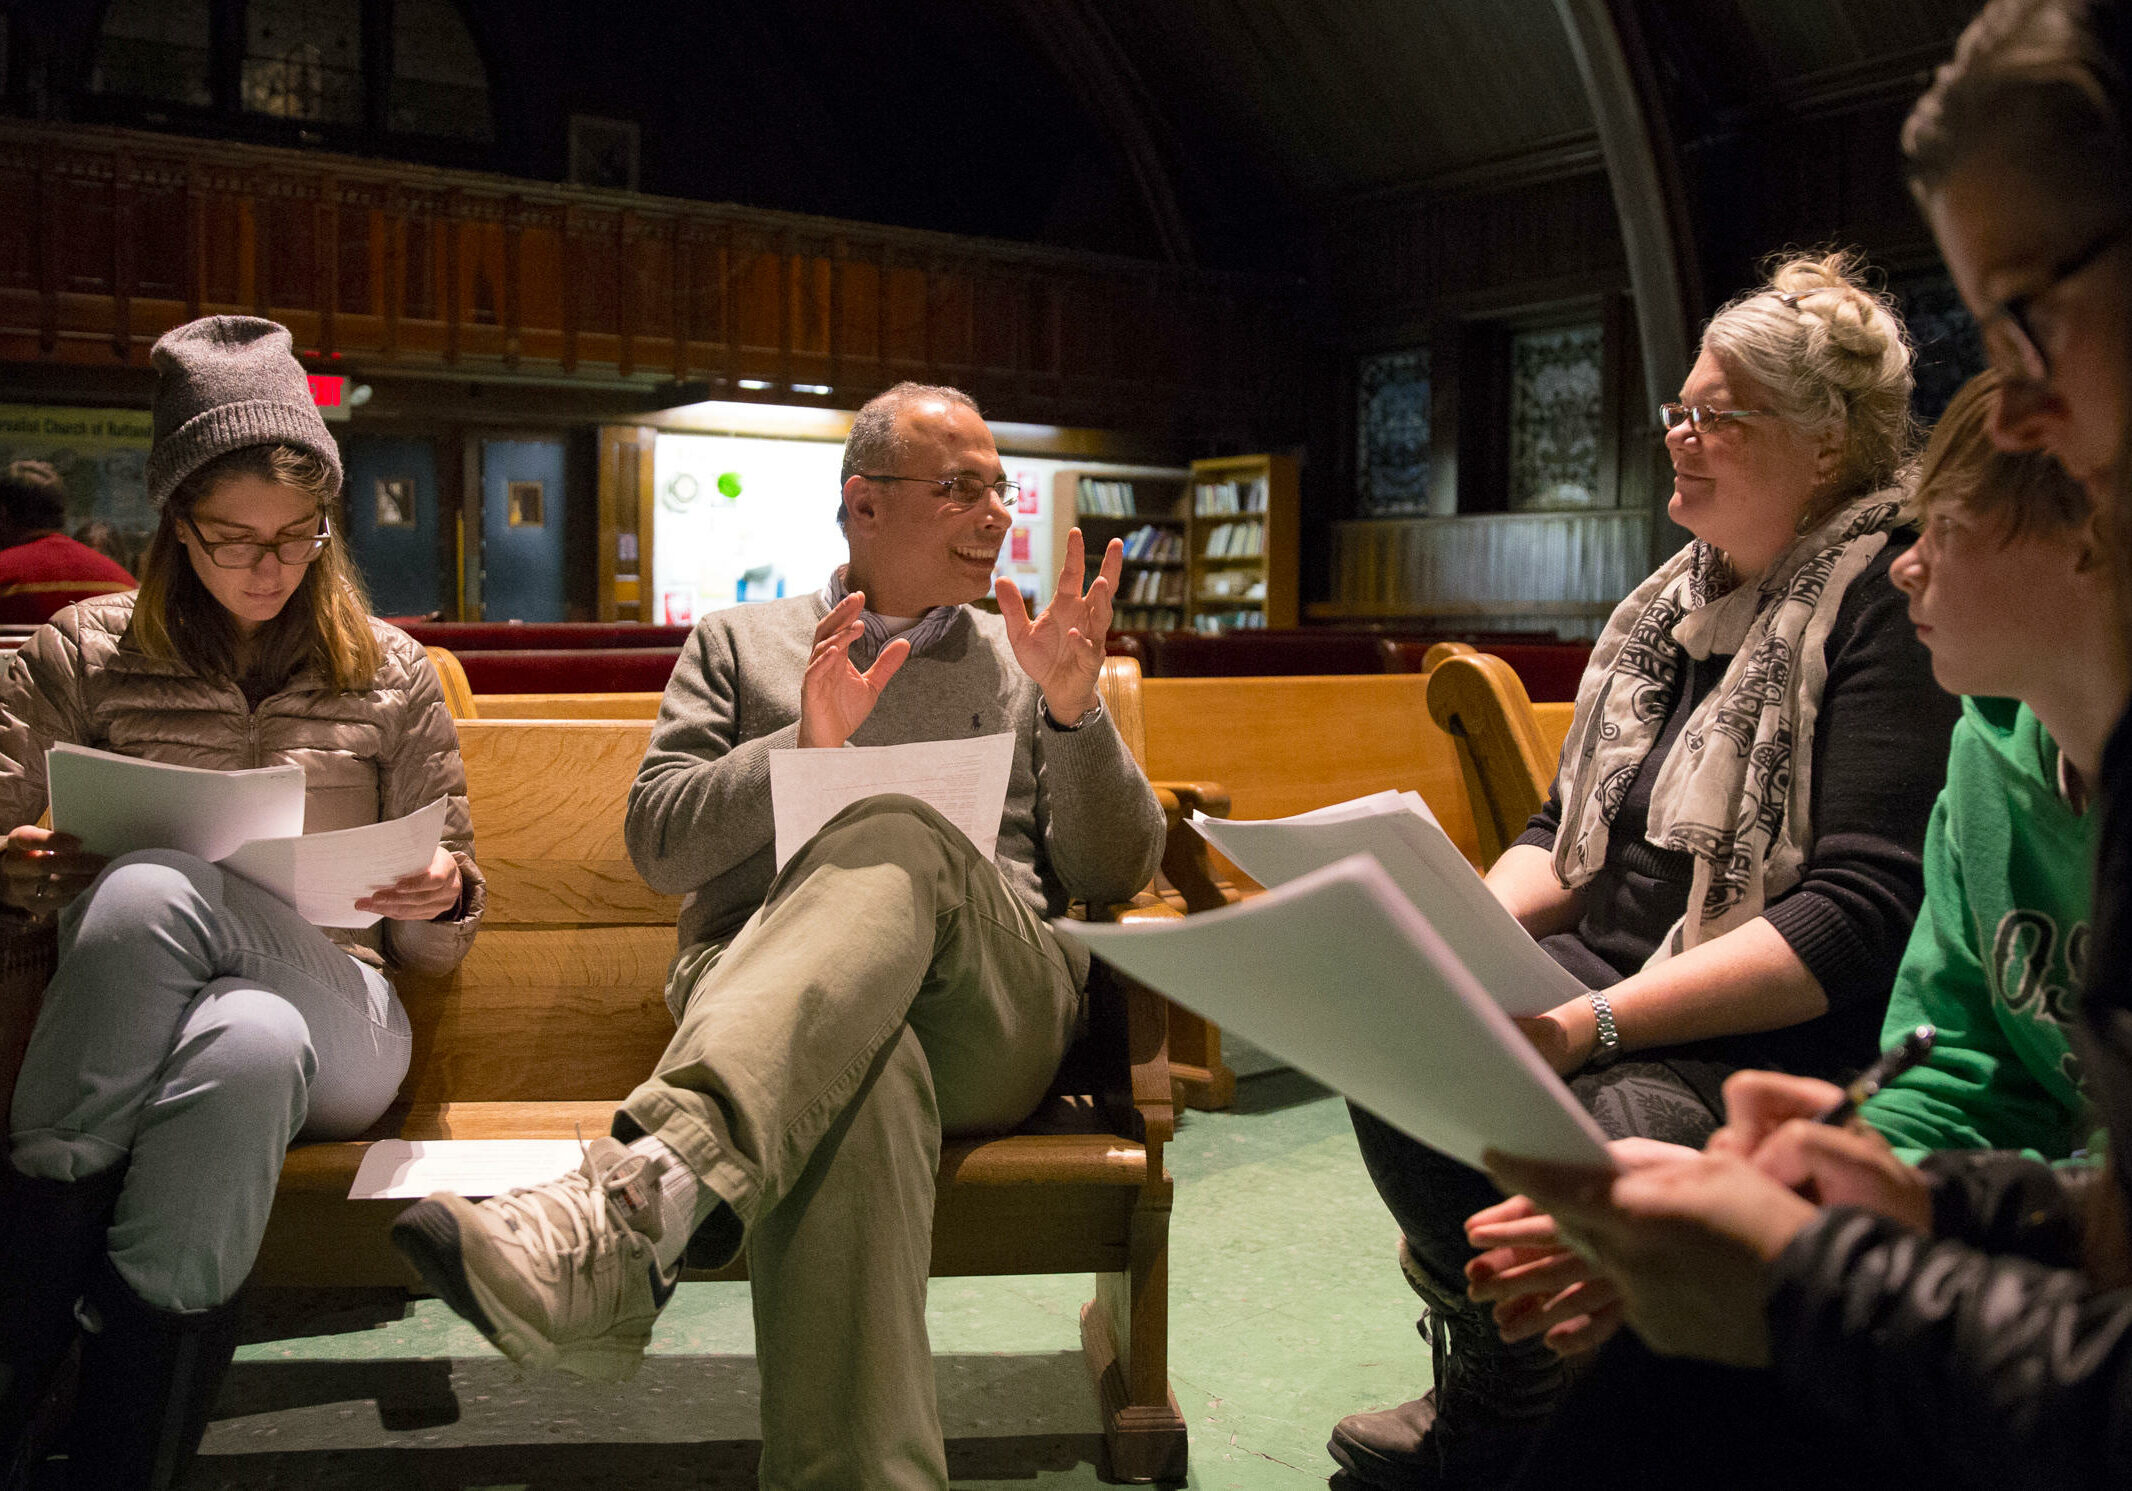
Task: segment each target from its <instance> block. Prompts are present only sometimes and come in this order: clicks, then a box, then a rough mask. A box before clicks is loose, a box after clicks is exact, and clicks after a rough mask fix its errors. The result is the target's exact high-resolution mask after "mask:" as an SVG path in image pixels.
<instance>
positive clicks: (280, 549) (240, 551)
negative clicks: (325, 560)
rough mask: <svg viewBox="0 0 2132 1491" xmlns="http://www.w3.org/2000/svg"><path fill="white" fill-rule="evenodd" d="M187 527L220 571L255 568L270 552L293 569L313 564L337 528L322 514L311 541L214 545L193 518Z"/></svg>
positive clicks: (248, 540) (237, 542)
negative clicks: (300, 565)
mask: <svg viewBox="0 0 2132 1491" xmlns="http://www.w3.org/2000/svg"><path fill="white" fill-rule="evenodd" d="M185 526H186V527H187V528H190V529H191V530H192V536H193V537H194V538H196V539H198V540H199V541H200V547H201V548H202V549H205V550H206V551H207V562H208V563H209V564H212V565H213V566H214V567H215V568H216V569H252V568H254V567H255V566H257V565H258V563H259V561H260V560H262V559H264V558H265V557H266V556H267V553H268V551H269V550H271V551H272V552H273V555H274V557H275V558H276V559H278V560H280V561H281V562H282V563H283V564H286V565H290V566H292V567H293V566H295V565H299V564H309V563H310V562H311V561H312V560H314V559H316V558H317V557H318V556H319V552H320V551H321V550H322V549H324V548H325V547H326V540H327V538H329V537H330V536H331V535H332V533H333V525H332V523H331V522H330V521H329V520H328V519H327V517H326V515H325V514H324V513H320V514H319V515H318V532H316V533H314V534H312V535H311V536H310V537H309V538H285V539H283V540H282V541H281V542H280V543H278V544H262V543H255V542H253V541H252V540H250V539H231V540H229V541H227V542H224V543H210V542H208V538H207V535H206V534H204V533H202V532H201V531H200V525H199V524H198V523H195V522H194V521H193V520H192V519H191V518H187V519H186V520H185Z"/></svg>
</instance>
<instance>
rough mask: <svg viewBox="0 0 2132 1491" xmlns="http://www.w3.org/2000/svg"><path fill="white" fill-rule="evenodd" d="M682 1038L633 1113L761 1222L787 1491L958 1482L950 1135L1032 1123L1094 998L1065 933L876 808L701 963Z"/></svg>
mask: <svg viewBox="0 0 2132 1491" xmlns="http://www.w3.org/2000/svg"><path fill="white" fill-rule="evenodd" d="M667 1000H668V1003H669V1005H671V1006H672V1007H674V1008H675V1010H676V1012H677V1018H678V1020H679V1022H680V1029H679V1030H678V1031H677V1032H676V1033H675V1035H674V1039H673V1042H672V1043H671V1044H670V1045H669V1046H668V1047H667V1049H666V1054H665V1056H664V1057H662V1058H661V1060H660V1063H659V1069H658V1071H657V1073H656V1074H655V1075H654V1076H653V1077H652V1078H651V1079H650V1080H649V1081H647V1082H646V1083H644V1085H643V1086H641V1087H639V1088H638V1089H637V1090H636V1092H634V1093H633V1094H631V1096H630V1098H629V1101H628V1102H627V1103H626V1104H625V1105H624V1111H625V1113H626V1114H627V1115H628V1117H629V1119H630V1120H631V1121H633V1122H634V1123H635V1124H636V1125H638V1126H639V1127H641V1128H642V1129H643V1130H644V1131H645V1132H647V1133H650V1134H655V1135H657V1136H658V1137H659V1138H660V1139H661V1140H662V1141H664V1142H665V1143H666V1144H667V1145H668V1146H669V1147H671V1148H672V1149H674V1150H675V1151H676V1152H677V1153H679V1154H680V1155H681V1156H682V1157H683V1158H684V1159H686V1160H687V1161H688V1163H689V1166H690V1168H692V1169H693V1170H694V1171H695V1172H696V1174H697V1175H698V1176H700V1177H701V1178H702V1179H703V1181H704V1183H705V1184H707V1185H708V1186H709V1187H710V1188H711V1189H712V1190H713V1191H715V1192H717V1193H718V1195H720V1196H721V1197H723V1198H724V1199H725V1200H726V1202H727V1203H728V1204H729V1205H730V1206H731V1208H732V1210H733V1213H734V1214H735V1215H736V1216H737V1217H738V1218H739V1220H740V1222H741V1224H742V1226H743V1227H744V1228H745V1242H744V1244H743V1246H745V1248H746V1249H747V1256H748V1273H749V1277H750V1279H751V1281H752V1285H753V1289H754V1298H755V1332H756V1354H757V1360H758V1362H759V1364H760V1367H761V1370H762V1419H763V1458H762V1469H761V1473H760V1484H761V1485H762V1486H763V1488H764V1491H813V1488H821V1491H831V1488H836V1491H849V1488H855V1487H881V1488H895V1491H918V1488H941V1487H945V1486H946V1485H947V1460H946V1452H945V1449H944V1448H943V1446H942V1443H941V1436H940V1414H939V1408H938V1405H937V1402H936V1400H935V1394H934V1389H933V1359H932V1348H931V1345H930V1343H929V1342H928V1341H927V1339H926V1330H925V1296H926V1275H927V1265H928V1262H929V1260H930V1258H931V1256H932V1232H933V1190H934V1178H935V1174H936V1172H937V1170H938V1168H939V1163H940V1141H941V1137H942V1135H943V1134H947V1135H963V1134H978V1133H996V1132H1001V1131H1004V1130H1007V1129H1011V1128H1013V1127H1014V1126H1015V1125H1016V1124H1017V1123H1019V1122H1020V1121H1021V1120H1022V1119H1023V1118H1025V1117H1027V1116H1028V1115H1029V1113H1030V1112H1031V1111H1032V1110H1033V1109H1034V1108H1035V1107H1036V1105H1037V1103H1038V1102H1039V1101H1040V1100H1041V1099H1042V1098H1043V1095H1044V1093H1045V1090H1046V1089H1047V1088H1048V1087H1049V1086H1050V1083H1051V1079H1052V1076H1053V1074H1054V1072H1055V1071H1056V1070H1057V1068H1058V1063H1059V1058H1060V1057H1061V1056H1062V1055H1064V1054H1065V1050H1066V1047H1067V1044H1068V1043H1069V1042H1070V1041H1071V1040H1072V1038H1073V1035H1074V1031H1075V1027H1076V1025H1077V1023H1078V1019H1079V1012H1080V1005H1081V996H1080V991H1079V989H1078V988H1077V987H1076V985H1075V981H1074V978H1073V974H1072V971H1071V969H1070V968H1069V966H1068V964H1067V961H1066V958H1065V956H1064V954H1063V953H1062V952H1061V951H1060V948H1059V944H1058V942H1057V940H1056V939H1055V938H1054V937H1053V936H1052V934H1051V931H1050V929H1049V928H1048V927H1046V926H1045V925H1044V923H1043V921H1042V919H1041V918H1040V917H1039V916H1038V915H1037V914H1036V913H1035V912H1034V911H1032V910H1031V909H1030V908H1029V907H1028V906H1026V905H1025V904H1023V902H1022V901H1021V899H1020V898H1019V897H1018V896H1016V895H1015V894H1014V893H1013V891H1011V890H1010V889H1009V888H1008V887H1007V884H1006V882H1005V880H1003V879H1002V878H1001V876H1000V873H999V871H998V870H997V869H995V868H994V867H993V866H992V864H991V862H990V861H988V860H985V859H982V858H980V857H979V856H978V853H977V851H976V849H975V848H974V847H973V846H972V845H971V843H970V841H969V840H968V839H967V838H965V837H964V836H963V835H962V833H961V832H960V831H958V830H957V829H955V828H954V827H953V826H951V825H950V824H949V823H948V822H947V820H946V819H944V818H942V817H941V816H940V815H939V814H938V813H936V812H934V811H933V810H932V809H931V808H929V807H927V806H925V805H924V804H923V803H920V802H918V801H916V800H915V799H912V798H908V797H896V796H887V797H876V798H870V799H868V800H866V801H865V802H861V803H857V804H854V805H853V806H852V807H850V808H847V809H845V810H844V811H843V812H842V813H840V814H838V815H837V817H835V818H834V819H832V820H831V821H830V822H829V824H828V825H827V826H826V827H824V828H823V829H822V831H821V832H820V833H818V834H817V835H815V837H814V838H813V839H811V840H809V841H808V843H807V844H806V845H805V846H803V847H802V848H801V849H800V850H799V852H798V853H796V854H795V855H794V856H793V857H792V859H791V861H790V862H789V863H787V864H786V866H785V868H784V870H783V871H782V872H781V873H780V874H779V875H778V877H777V879H776V880H775V881H774V882H773V883H772V885H771V887H770V893H769V896H768V898H767V899H766V900H765V902H764V903H763V906H762V909H761V910H759V911H758V912H756V913H755V915H754V916H753V917H752V918H750V919H749V921H748V922H747V924H746V925H745V926H743V927H742V928H741V930H740V931H739V933H738V934H736V935H735V936H734V938H733V940H732V941H731V942H729V943H726V944H724V945H723V946H718V945H705V946H698V947H692V948H688V949H685V950H684V951H683V952H682V954H681V956H680V957H679V958H678V959H676V960H675V963H674V967H673V971H672V974H671V976H670V978H669V981H668V992H667Z"/></svg>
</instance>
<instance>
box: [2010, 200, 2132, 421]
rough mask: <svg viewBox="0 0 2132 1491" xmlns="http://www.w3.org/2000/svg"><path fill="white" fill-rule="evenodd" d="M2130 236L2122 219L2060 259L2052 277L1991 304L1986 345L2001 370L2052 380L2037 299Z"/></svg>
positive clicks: (2131, 228)
mask: <svg viewBox="0 0 2132 1491" xmlns="http://www.w3.org/2000/svg"><path fill="white" fill-rule="evenodd" d="M2128 236H2132V223H2120V224H2119V225H2118V226H2117V227H2114V228H2112V229H2110V231H2109V232H2107V233H2105V234H2103V235H2102V236H2101V237H2099V238H2097V239H2095V240H2094V241H2093V242H2092V243H2090V244H2088V246H2087V247H2085V248H2083V249H2081V250H2080V251H2079V252H2078V253H2076V254H2074V255H2073V256H2072V257H2071V258H2067V259H2061V260H2059V261H2058V262H2057V263H2056V264H2055V265H2053V266H2052V267H2051V272H2050V275H2049V277H2048V278H2046V279H2045V280H2044V282H2043V283H2042V284H2040V285H2038V286H2036V287H2035V288H2034V289H2033V290H2024V291H2023V292H2022V293H2021V294H2019V295H2009V296H2007V297H2006V298H2005V299H2004V300H2002V301H2000V302H1999V303H1998V304H1997V305H1995V306H1993V307H1992V308H1991V310H1990V312H1989V313H1987V314H1986V315H1985V317H1984V336H1985V340H1986V341H1987V342H1988V343H1991V344H1992V345H1991V346H1989V347H1988V348H1987V351H1988V352H1989V353H1990V354H1991V360H1992V362H1993V363H1994V364H1996V365H1997V366H1998V368H1999V370H2000V371H2001V372H2003V373H2006V374H2008V375H2009V376H2013V377H2018V378H2021V379H2023V380H2024V381H2026V382H2029V383H2043V382H2047V381H2048V380H2049V378H2050V376H2051V359H2050V356H2049V354H2048V353H2046V352H2045V351H2044V350H2043V339H2042V338H2041V337H2039V336H2037V335H2036V325H2035V321H2034V319H2033V318H2034V314H2035V307H2036V302H2037V301H2039V300H2041V299H2042V298H2043V297H2044V296H2046V295H2048V294H2050V293H2051V292H2052V291H2054V290H2056V289H2057V288H2058V287H2059V286H2060V285H2063V284H2064V283H2065V282H2066V281H2067V280H2069V279H2071V278H2072V277H2073V276H2074V275H2076V274H2079V273H2080V272H2081V271H2082V270H2084V269H2086V268H2087V267H2088V266H2089V265H2091V264H2093V263H2094V262H2095V261H2096V260H2097V259H2100V258H2101V257H2102V256H2103V255H2104V254H2107V253H2108V252H2109V251H2110V250H2111V249H2113V248H2116V247H2117V246H2118V245H2119V244H2120V243H2123V242H2124V241H2125V239H2126V238H2127V237H2128Z"/></svg>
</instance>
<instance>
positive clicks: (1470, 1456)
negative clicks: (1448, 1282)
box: [1325, 1240, 1569, 1491]
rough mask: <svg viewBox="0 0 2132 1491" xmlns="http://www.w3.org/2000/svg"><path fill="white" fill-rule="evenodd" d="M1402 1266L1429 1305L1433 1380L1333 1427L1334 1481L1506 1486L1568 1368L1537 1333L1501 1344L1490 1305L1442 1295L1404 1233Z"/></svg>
mask: <svg viewBox="0 0 2132 1491" xmlns="http://www.w3.org/2000/svg"><path fill="white" fill-rule="evenodd" d="M1399 1266H1400V1269H1401V1271H1402V1272H1404V1273H1405V1275H1406V1280H1407V1283H1408V1284H1409V1285H1411V1286H1412V1287H1413V1290H1414V1292H1415V1293H1416V1294H1418V1295H1420V1296H1421V1298H1422V1301H1423V1303H1424V1304H1425V1305H1426V1306H1427V1309H1426V1310H1425V1311H1424V1313H1423V1315H1422V1318H1421V1320H1420V1322H1419V1323H1418V1327H1417V1328H1418V1329H1419V1330H1420V1331H1421V1333H1422V1335H1423V1336H1424V1337H1426V1338H1427V1340H1428V1342H1429V1359H1430V1367H1431V1375H1432V1377H1433V1378H1434V1380H1435V1386H1434V1387H1432V1388H1430V1389H1429V1391H1428V1392H1426V1393H1424V1394H1423V1395H1422V1396H1421V1397H1419V1398H1416V1399H1414V1400H1413V1401H1412V1402H1410V1403H1402V1404H1400V1405H1399V1406H1398V1407H1396V1408H1386V1409H1382V1410H1380V1411H1378V1412H1376V1413H1356V1414H1350V1415H1348V1416H1347V1417H1346V1418H1344V1419H1342V1420H1340V1422H1339V1423H1338V1424H1336V1425H1334V1426H1333V1432H1332V1439H1331V1441H1330V1442H1329V1443H1328V1444H1327V1445H1326V1446H1325V1448H1326V1452H1327V1453H1328V1454H1330V1455H1331V1456H1332V1458H1333V1461H1334V1463H1335V1464H1337V1465H1338V1466H1339V1467H1340V1469H1341V1470H1342V1471H1343V1472H1345V1480H1344V1481H1336V1482H1335V1484H1344V1485H1347V1486H1366V1487H1370V1488H1373V1491H1436V1488H1439V1487H1441V1488H1445V1491H1452V1488H1457V1491H1490V1488H1494V1487H1500V1486H1507V1485H1509V1484H1510V1482H1511V1480H1512V1478H1513V1477H1514V1476H1515V1475H1516V1473H1517V1470H1518V1467H1519V1465H1520V1464H1521V1463H1522V1462H1523V1461H1524V1458H1525V1455H1526V1453H1527V1452H1528V1451H1529V1450H1530V1449H1531V1447H1532V1444H1533V1441H1534V1438H1535V1437H1536V1435H1537V1434H1538V1432H1539V1428H1540V1424H1541V1422H1542V1421H1543V1420H1544V1419H1545V1418H1546V1416H1547V1413H1548V1411H1549V1410H1550V1409H1551V1408H1552V1407H1553V1406H1554V1403H1555V1400H1556V1399H1557V1398H1558V1397H1559V1396H1560V1395H1561V1393H1562V1391H1563V1390H1564V1389H1565V1388H1566V1387H1567V1386H1568V1382H1569V1370H1568V1368H1566V1367H1565V1366H1564V1365H1563V1363H1562V1362H1561V1361H1560V1360H1559V1359H1558V1358H1557V1357H1555V1355H1554V1354H1553V1353H1552V1352H1550V1351H1548V1350H1547V1348H1546V1347H1545V1346H1544V1345H1542V1344H1541V1343H1540V1342H1538V1341H1528V1342H1524V1343H1522V1344H1521V1345H1519V1346H1506V1345H1505V1344H1504V1342H1503V1340H1502V1339H1501V1337H1499V1336H1497V1335H1496V1333H1495V1322H1494V1319H1493V1318H1492V1315H1491V1313H1490V1310H1489V1307H1488V1306H1486V1305H1480V1304H1475V1303H1474V1302H1473V1301H1472V1300H1469V1299H1466V1298H1464V1297H1463V1296H1453V1295H1447V1294H1445V1293H1444V1292H1443V1291H1442V1290H1441V1289H1439V1288H1438V1287H1437V1286H1436V1285H1435V1284H1434V1283H1433V1282H1432V1281H1431V1280H1430V1279H1429V1278H1428V1277H1427V1276H1426V1275H1425V1274H1423V1273H1422V1271H1421V1269H1420V1268H1419V1267H1418V1266H1416V1264H1415V1262H1414V1259H1413V1257H1412V1255H1411V1254H1409V1253H1408V1251H1407V1248H1406V1244H1405V1242H1404V1241H1403V1240H1402V1242H1401V1243H1400V1247H1399Z"/></svg>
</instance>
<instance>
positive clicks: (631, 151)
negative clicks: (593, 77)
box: [569, 114, 638, 192]
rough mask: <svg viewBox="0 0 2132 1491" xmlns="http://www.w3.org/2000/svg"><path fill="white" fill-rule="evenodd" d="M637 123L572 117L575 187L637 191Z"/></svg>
mask: <svg viewBox="0 0 2132 1491" xmlns="http://www.w3.org/2000/svg"><path fill="white" fill-rule="evenodd" d="M637 141H638V135H637V122H636V121H635V120H634V119H605V118H602V117H601V116H599V115H597V114H572V115H571V116H570V168H569V169H570V175H569V181H570V184H571V185H572V186H598V187H605V188H607V189H608V190H609V191H618V192H633V191H635V190H636V189H637Z"/></svg>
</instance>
